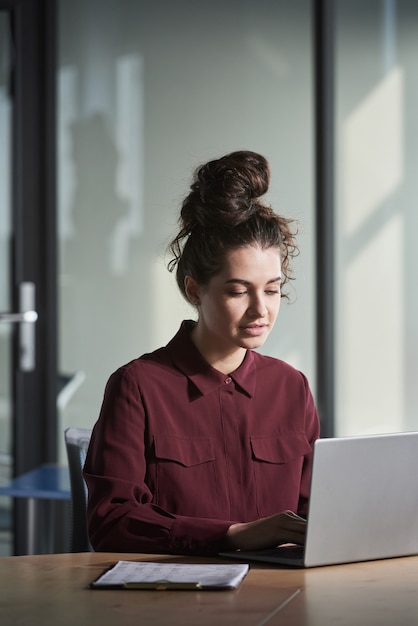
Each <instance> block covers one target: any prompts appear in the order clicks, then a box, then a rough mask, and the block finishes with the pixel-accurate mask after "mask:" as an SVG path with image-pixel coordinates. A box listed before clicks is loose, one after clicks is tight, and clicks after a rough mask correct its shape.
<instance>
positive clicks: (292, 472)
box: [250, 432, 311, 516]
mask: <svg viewBox="0 0 418 626" xmlns="http://www.w3.org/2000/svg"><path fill="white" fill-rule="evenodd" d="M250 445H251V452H252V461H253V472H254V481H255V488H256V494H257V495H256V499H257V511H258V514H259V515H260V516H267V515H274V514H275V513H280V512H281V511H285V510H288V509H289V510H292V511H296V510H297V507H298V502H299V493H300V482H301V477H302V467H303V460H304V456H305V455H306V454H309V453H310V451H311V446H310V443H309V441H308V440H307V438H306V436H305V434H304V433H301V432H288V433H283V434H282V435H280V437H271V436H270V437H251V438H250Z"/></svg>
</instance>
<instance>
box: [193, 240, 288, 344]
mask: <svg viewBox="0 0 418 626" xmlns="http://www.w3.org/2000/svg"><path fill="white" fill-rule="evenodd" d="M280 283H281V262H280V254H279V251H278V250H277V249H276V248H267V249H262V248H261V247H259V246H246V247H243V248H238V249H236V250H230V251H229V252H228V253H227V254H226V257H225V262H224V265H223V268H222V270H221V272H220V273H219V274H217V275H216V276H214V277H212V279H211V280H210V282H209V283H208V285H205V286H199V285H197V284H196V282H195V281H194V279H193V278H191V277H189V276H188V277H186V283H185V284H186V292H187V293H188V296H189V298H190V300H191V301H194V302H196V304H197V307H198V311H199V320H198V324H197V328H196V334H197V336H198V337H199V341H200V342H202V341H203V345H206V346H208V347H209V346H210V349H211V350H212V351H216V352H218V353H219V354H221V353H222V352H224V353H225V354H227V353H231V352H233V351H234V350H236V349H237V348H245V349H252V348H258V347H259V346H261V345H262V344H263V343H264V342H265V340H266V338H267V337H268V335H269V333H270V331H271V329H272V328H273V326H274V323H275V321H276V318H277V314H278V312H279V308H280Z"/></svg>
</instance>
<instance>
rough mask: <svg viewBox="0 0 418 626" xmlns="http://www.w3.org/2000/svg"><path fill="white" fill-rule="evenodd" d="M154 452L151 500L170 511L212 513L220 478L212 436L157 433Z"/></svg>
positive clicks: (196, 513)
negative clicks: (152, 495) (152, 498)
mask: <svg viewBox="0 0 418 626" xmlns="http://www.w3.org/2000/svg"><path fill="white" fill-rule="evenodd" d="M154 454H155V458H154V464H153V467H154V472H155V473H154V481H155V482H154V488H153V491H154V502H155V503H156V504H159V505H160V506H161V507H162V508H164V509H166V510H167V511H169V512H170V513H173V514H178V515H188V516H192V517H214V516H215V515H216V511H217V510H218V509H219V502H218V498H219V495H218V493H219V481H218V478H217V468H216V463H215V459H216V455H215V447H214V442H213V440H212V439H210V438H208V437H183V436H177V435H160V436H158V435H157V436H155V437H154Z"/></svg>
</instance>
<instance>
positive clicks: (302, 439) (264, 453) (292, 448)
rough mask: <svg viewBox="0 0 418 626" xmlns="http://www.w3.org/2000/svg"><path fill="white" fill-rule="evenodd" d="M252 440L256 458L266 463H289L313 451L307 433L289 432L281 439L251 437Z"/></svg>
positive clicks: (281, 436) (276, 437)
mask: <svg viewBox="0 0 418 626" xmlns="http://www.w3.org/2000/svg"><path fill="white" fill-rule="evenodd" d="M250 440H251V449H252V452H253V456H254V458H255V459H257V460H258V461H264V462H266V463H287V462H288V461H291V460H292V459H296V458H299V457H301V456H305V454H308V453H309V452H310V451H311V445H310V443H309V441H308V440H307V438H306V435H305V433H300V432H287V433H283V434H282V435H280V437H278V436H275V437H251V438H250Z"/></svg>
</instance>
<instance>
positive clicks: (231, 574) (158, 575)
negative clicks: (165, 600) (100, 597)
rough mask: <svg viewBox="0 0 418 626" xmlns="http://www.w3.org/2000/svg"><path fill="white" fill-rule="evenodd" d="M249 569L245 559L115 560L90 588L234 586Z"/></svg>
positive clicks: (230, 587) (199, 587) (235, 586)
mask: <svg viewBox="0 0 418 626" xmlns="http://www.w3.org/2000/svg"><path fill="white" fill-rule="evenodd" d="M248 570H249V565H248V564H247V563H232V564H223V563H221V564H191V565H189V564H186V563H154V562H137V561H118V562H117V563H116V564H115V565H114V566H113V567H111V568H110V569H109V570H107V571H106V572H104V573H103V574H101V576H99V578H97V579H96V580H94V581H93V582H92V583H91V584H90V587H92V588H102V589H103V588H115V587H116V588H122V589H157V590H166V589H167V590H169V589H236V588H237V587H238V586H239V585H240V583H241V582H242V580H243V579H244V577H245V576H246V574H247V572H248Z"/></svg>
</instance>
